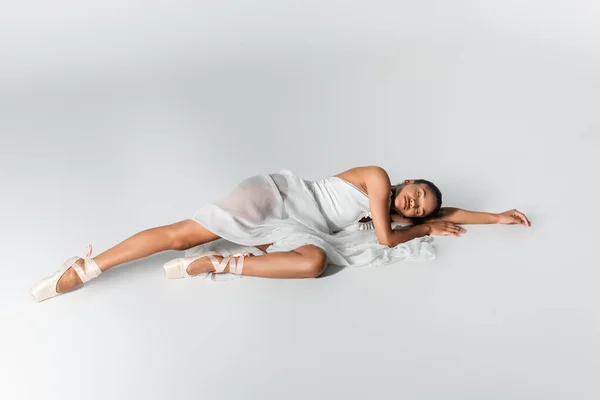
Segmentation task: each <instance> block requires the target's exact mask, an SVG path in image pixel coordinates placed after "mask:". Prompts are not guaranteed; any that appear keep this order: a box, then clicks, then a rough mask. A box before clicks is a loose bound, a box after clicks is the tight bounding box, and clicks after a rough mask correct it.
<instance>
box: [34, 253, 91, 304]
mask: <svg viewBox="0 0 600 400" xmlns="http://www.w3.org/2000/svg"><path fill="white" fill-rule="evenodd" d="M91 255H92V245H91V244H88V245H87V247H86V248H85V254H84V256H83V257H79V256H74V257H71V258H69V259H68V260H67V261H65V262H64V263H63V265H62V266H61V267H60V268H59V269H58V271H56V272H55V273H54V274H53V275H52V276H48V277H46V278H44V279H42V280H40V281H39V282H38V283H36V284H35V285H34V286H33V287H32V288H31V290H30V293H31V295H32V296H33V297H34V299H35V300H36V301H38V302H39V301H44V300H47V299H49V298H51V297H54V296H58V295H59V294H62V293H58V292H57V291H56V285H57V284H58V281H59V280H60V278H61V277H62V276H63V275H64V273H65V272H67V270H68V269H69V268H71V267H73V270H74V271H75V273H76V274H77V276H79V279H81V282H82V283H85V282H88V281H89V280H90V279H93V278H96V277H97V276H98V275H100V274H101V273H102V270H101V269H100V267H98V264H96V262H95V261H94V260H93V259H92V258H91V257H90V256H91ZM80 258H82V259H83V262H84V268H85V271H84V270H83V269H82V268H81V267H80V266H79V265H78V264H77V263H76V262H77V260H79V259H80Z"/></svg>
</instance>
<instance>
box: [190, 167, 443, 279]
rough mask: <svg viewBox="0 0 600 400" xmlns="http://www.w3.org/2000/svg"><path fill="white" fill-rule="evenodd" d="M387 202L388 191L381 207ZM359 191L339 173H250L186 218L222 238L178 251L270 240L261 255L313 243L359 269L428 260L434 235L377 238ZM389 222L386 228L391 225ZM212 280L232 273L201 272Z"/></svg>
mask: <svg viewBox="0 0 600 400" xmlns="http://www.w3.org/2000/svg"><path fill="white" fill-rule="evenodd" d="M390 203H391V197H390V199H389V200H388V205H389V204H390ZM364 217H371V212H370V210H369V200H368V196H367V194H366V193H364V192H363V191H362V190H360V189H359V188H357V187H356V186H354V185H352V184H351V183H350V182H348V181H346V180H343V179H342V178H339V177H334V176H332V177H327V178H324V179H320V180H315V181H312V180H305V179H302V178H301V177H300V176H298V175H297V174H295V173H294V172H292V171H290V170H289V169H282V170H280V171H279V172H278V173H272V174H261V175H255V176H251V177H249V178H246V179H244V180H243V181H242V182H240V183H239V184H238V185H237V186H236V187H235V188H234V189H233V190H232V191H231V192H230V193H229V194H228V195H227V196H225V197H224V198H223V199H221V200H219V201H216V202H213V203H208V204H205V205H204V206H202V207H200V208H199V209H197V210H196V211H195V213H194V215H193V217H192V219H193V220H195V221H197V222H198V223H200V224H201V225H203V226H204V227H206V228H207V229H208V230H210V231H212V232H214V233H215V234H217V235H219V236H220V237H221V238H220V239H217V240H215V241H212V242H209V243H205V244H201V245H198V246H195V247H192V248H190V249H188V250H186V252H185V256H186V257H189V256H195V255H200V254H202V253H204V252H206V251H208V250H214V251H217V252H219V253H220V254H222V255H223V256H228V255H233V254H237V253H240V252H245V251H247V252H250V253H252V254H254V255H262V254H265V252H263V251H261V250H260V249H258V248H256V247H255V246H259V245H264V244H268V243H272V245H271V246H269V247H268V248H267V249H266V253H273V252H284V251H291V250H293V249H296V248H298V247H300V246H303V245H307V244H312V245H315V246H317V247H320V248H321V249H323V250H324V251H325V253H326V254H327V259H328V263H329V264H335V265H341V266H351V267H361V266H365V265H375V266H379V265H388V264H391V263H394V262H398V261H403V260H426V259H433V258H435V251H434V248H433V246H432V244H431V243H432V242H433V238H431V237H430V236H425V237H422V238H416V239H413V240H411V241H409V242H406V243H401V244H399V245H397V246H394V247H388V246H386V245H382V244H379V242H378V240H377V236H376V234H375V230H374V228H373V223H372V221H370V222H366V223H362V222H358V220H360V219H361V218H364ZM398 225H400V224H397V223H394V222H392V229H396V228H397V227H398ZM202 275H204V276H205V277H209V278H212V279H213V280H223V279H231V278H238V277H240V276H239V275H235V276H234V275H232V274H202Z"/></svg>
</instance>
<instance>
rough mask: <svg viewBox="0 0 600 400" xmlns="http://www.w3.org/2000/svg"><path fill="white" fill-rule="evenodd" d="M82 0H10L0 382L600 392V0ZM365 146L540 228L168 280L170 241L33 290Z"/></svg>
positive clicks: (295, 390) (1, 154)
mask: <svg viewBox="0 0 600 400" xmlns="http://www.w3.org/2000/svg"><path fill="white" fill-rule="evenodd" d="M30 3H35V4H30ZM70 3H71V2H62V3H61V4H58V5H57V4H56V3H53V5H50V4H49V3H48V4H46V3H41V2H32V1H28V2H27V1H26V2H19V3H13V4H10V5H6V4H3V5H2V6H0V44H1V46H0V59H2V63H1V65H0V105H1V107H0V132H1V136H0V179H1V182H0V190H1V194H2V195H1V196H0V199H1V200H0V201H1V207H0V221H1V223H0V243H1V246H2V251H1V253H0V254H1V256H0V257H1V259H0V262H1V265H2V279H0V321H1V322H0V324H1V325H0V376H1V377H2V382H1V384H0V398H2V399H11V400H12V399H34V398H35V399H79V398H85V399H89V400H96V399H130V398H144V399H198V398H205V399H308V398H310V399H315V398H318V399H320V398H323V399H325V398H326V399H332V398H343V399H364V398H374V399H379V398H386V399H387V398H403V399H444V400H447V399H460V400H466V399H477V400H480V399H486V400H489V399H511V400H512V399H545V400H551V399H569V400H572V399H578V400H580V399H597V398H599V397H600V385H599V384H598V381H597V379H595V378H594V377H597V371H598V368H600V361H599V360H600V339H599V338H600V335H599V333H600V311H598V304H600V290H599V289H598V288H599V281H600V270H599V269H598V262H597V261H593V259H595V258H596V257H595V250H596V248H597V240H596V238H597V236H598V235H597V230H598V229H597V226H596V225H597V222H596V220H597V206H596V205H597V202H598V195H599V192H600V191H599V190H598V184H599V183H598V171H600V168H599V167H600V163H599V161H598V155H597V153H598V150H599V140H598V136H599V132H600V117H599V113H598V106H599V104H600V72H599V71H600V29H599V28H598V25H597V21H598V19H599V17H600V15H599V14H600V7H598V5H597V4H595V5H594V4H592V3H591V2H584V1H575V2H574V1H566V0H559V1H555V2H552V3H551V4H550V3H547V2H542V1H533V0H526V1H519V2H496V1H491V0H490V1H487V0H485V1H480V2H477V4H476V5H473V4H470V3H471V2H466V1H458V2H448V3H445V2H405V1H403V2H383V1H371V2H369V3H368V4H367V3H366V2H357V1H353V2H343V3H342V2H333V1H323V0H320V1H318V2H302V3H297V4H293V5H292V4H285V3H283V2H275V1H269V2H268V1H255V2H252V3H250V2H240V1H226V2H218V3H215V4H219V5H215V4H213V3H214V2H211V3H207V4H204V5H201V4H200V3H196V4H191V3H190V2H182V1H179V2H177V1H170V2H169V3H168V4H167V3H166V2H164V4H162V3H163V2H161V3H159V2H156V1H155V2H151V3H150V2H147V1H144V2H141V1H137V2H127V4H128V6H127V7H128V8H127V9H123V8H122V7H124V6H123V5H122V4H123V3H122V2H117V1H114V0H113V1H102V2H100V1H94V2H92V3H93V5H88V6H85V8H83V6H79V5H76V4H75V3H73V4H70ZM77 4H79V3H77ZM450 4H452V5H450ZM357 165H381V166H382V167H384V168H386V170H388V172H389V174H390V176H391V178H392V181H394V183H396V182H400V181H401V180H403V179H405V178H426V179H430V180H432V181H434V182H435V183H437V184H438V185H439V186H440V188H441V189H442V191H443V194H444V205H448V206H457V207H463V208H467V209H471V210H484V211H490V212H501V211H506V210H509V209H511V208H517V209H519V210H521V211H523V212H524V213H526V214H527V216H528V217H529V218H530V220H531V222H532V227H531V228H525V227H523V226H500V225H488V226H484V225H478V226H466V228H467V229H468V232H467V234H465V235H464V236H463V237H461V238H449V237H436V240H435V246H436V250H437V259H436V260H435V261H432V262H427V263H408V262H407V263H399V264H397V265H393V266H390V267H382V268H376V267H364V268H358V269H339V268H334V267H332V268H330V270H329V271H328V273H327V274H326V276H324V277H322V278H318V279H309V280H269V279H260V278H244V279H241V280H236V281H231V282H225V283H211V282H208V281H202V280H194V279H191V280H180V281H169V280H167V279H165V278H164V277H163V273H162V269H161V266H162V264H163V263H164V262H165V261H167V260H169V259H171V258H174V257H177V256H178V255H180V254H181V253H179V252H167V253H162V254H157V255H154V256H152V257H149V258H146V259H143V260H139V261H136V262H132V263H129V264H125V265H123V266H120V267H118V268H114V269H111V270H109V271H107V272H106V273H104V274H103V275H102V276H101V277H100V278H98V279H96V280H94V281H92V282H90V283H89V284H88V285H86V287H84V288H83V289H81V290H76V291H74V292H72V293H69V294H68V295H63V296H60V297H57V298H54V299H51V300H49V301H47V302H44V303H39V304H38V303H35V302H34V301H33V299H32V298H31V297H30V295H29V288H30V287H31V285H33V284H34V283H35V282H36V281H37V280H38V279H40V278H41V277H43V276H46V275H48V274H50V273H51V272H52V271H54V270H55V269H56V268H58V266H59V265H60V264H61V263H62V262H63V261H64V260H65V259H66V258H68V257H70V256H73V255H81V254H82V253H83V251H84V248H85V246H86V245H87V244H88V243H91V244H92V246H93V248H94V253H93V255H97V254H99V253H100V252H102V251H104V250H106V249H108V248H110V247H111V246H113V245H114V244H116V243H117V242H119V241H120V240H123V239H125V238H126V237H128V236H130V235H132V234H133V233H135V232H137V231H140V230H143V229H147V228H150V227H153V226H159V225H164V224H168V223H171V222H175V221H179V220H182V219H185V218H189V217H191V215H192V214H193V212H194V210H195V208H196V207H198V206H200V205H201V204H204V203H205V202H208V201H212V200H216V199H218V198H220V197H221V196H222V195H224V194H226V193H227V192H228V190H229V189H230V188H231V187H232V186H233V185H235V184H236V183H237V182H239V181H240V180H241V179H243V178H245V177H247V176H249V175H253V174H257V173H268V172H273V171H278V170H280V169H282V168H288V169H291V170H293V171H295V172H297V173H298V174H300V175H302V176H305V177H306V178H307V179H318V178H322V177H325V176H330V175H334V174H336V173H339V172H341V171H343V170H345V169H348V168H351V167H353V166H357Z"/></svg>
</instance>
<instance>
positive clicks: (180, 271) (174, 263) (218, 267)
mask: <svg viewBox="0 0 600 400" xmlns="http://www.w3.org/2000/svg"><path fill="white" fill-rule="evenodd" d="M249 254H250V253H248V252H245V253H238V254H233V255H230V256H227V257H223V260H221V262H220V263H219V261H218V260H217V259H216V258H215V256H221V254H219V253H217V252H216V251H207V252H206V253H202V254H200V255H198V256H191V257H179V258H175V259H173V260H171V261H168V262H166V263H165V264H164V265H163V268H164V270H165V276H166V277H167V278H169V279H179V278H193V277H194V276H197V275H190V274H189V273H188V272H187V269H188V267H189V266H190V264H191V263H193V262H194V261H196V260H197V259H199V258H200V257H208V258H209V259H210V261H211V262H212V264H213V266H214V267H215V270H214V271H212V272H213V273H215V274H221V273H223V272H224V271H225V268H226V267H227V263H229V264H230V265H229V272H230V273H232V274H236V275H241V274H242V269H243V268H244V257H245V256H248V255H249ZM234 257H240V258H239V259H238V262H237V263H236V262H235V259H234Z"/></svg>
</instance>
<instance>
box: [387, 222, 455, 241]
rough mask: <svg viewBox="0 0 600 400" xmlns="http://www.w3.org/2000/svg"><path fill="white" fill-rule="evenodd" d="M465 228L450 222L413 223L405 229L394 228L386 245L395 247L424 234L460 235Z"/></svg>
mask: <svg viewBox="0 0 600 400" xmlns="http://www.w3.org/2000/svg"><path fill="white" fill-rule="evenodd" d="M465 232H466V229H464V228H463V227H461V226H458V225H456V224H454V223H452V222H447V221H433V222H426V223H423V224H419V225H414V226H411V227H409V228H406V229H394V230H392V233H391V234H390V236H389V239H388V246H389V247H395V246H397V245H399V244H400V243H404V242H408V241H409V240H413V239H415V238H418V237H422V236H426V235H443V236H460V235H461V234H463V233H465Z"/></svg>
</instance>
